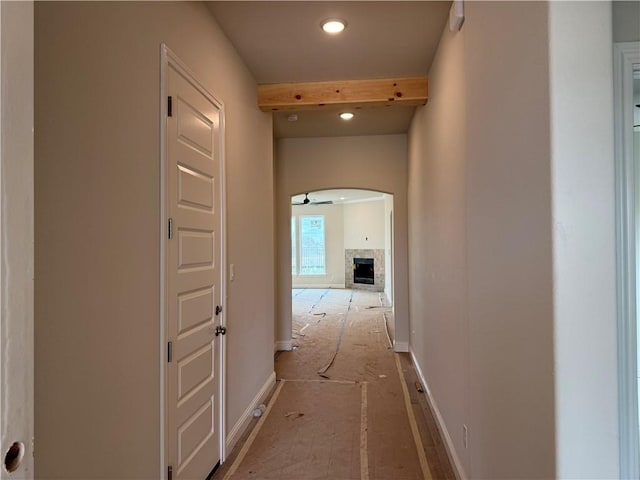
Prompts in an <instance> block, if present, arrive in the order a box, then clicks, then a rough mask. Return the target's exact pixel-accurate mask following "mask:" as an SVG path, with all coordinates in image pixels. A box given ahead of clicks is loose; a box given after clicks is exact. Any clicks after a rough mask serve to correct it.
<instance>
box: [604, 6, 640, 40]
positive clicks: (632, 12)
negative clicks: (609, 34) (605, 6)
mask: <svg viewBox="0 0 640 480" xmlns="http://www.w3.org/2000/svg"><path fill="white" fill-rule="evenodd" d="M607 3H608V2H607ZM611 4H612V15H613V19H612V20H613V41H614V42H637V41H640V2H637V1H636V2H620V1H614V2H611Z"/></svg>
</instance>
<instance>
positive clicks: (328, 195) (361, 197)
mask: <svg viewBox="0 0 640 480" xmlns="http://www.w3.org/2000/svg"><path fill="white" fill-rule="evenodd" d="M384 195H385V194H384V193H380V192H374V191H373V190H356V189H333V190H320V191H317V192H309V200H311V201H312V202H326V201H332V202H333V203H335V204H338V203H355V202H369V201H372V200H382V199H383V198H384ZM302 200H304V193H303V194H301V195H295V196H293V197H291V203H301V202H302Z"/></svg>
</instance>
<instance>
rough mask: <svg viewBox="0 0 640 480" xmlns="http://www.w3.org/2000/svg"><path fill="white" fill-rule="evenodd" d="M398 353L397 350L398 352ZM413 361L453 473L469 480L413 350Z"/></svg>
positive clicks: (460, 478)
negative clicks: (442, 439)
mask: <svg viewBox="0 0 640 480" xmlns="http://www.w3.org/2000/svg"><path fill="white" fill-rule="evenodd" d="M396 351H397V350H396ZM409 353H410V354H411V361H412V362H413V366H414V367H415V369H416V373H417V374H418V378H419V379H420V383H422V386H423V387H424V394H425V395H426V396H427V401H428V402H429V404H430V405H431V408H432V410H433V412H434V413H435V417H436V423H437V424H438V428H439V429H440V432H442V436H443V437H444V445H445V447H446V449H447V455H448V456H449V460H450V461H451V465H452V466H453V471H454V474H455V476H456V478H457V479H458V480H467V474H466V473H465V471H464V468H463V467H462V462H461V461H460V457H458V453H457V452H456V449H455V448H454V446H453V440H451V435H449V430H447V427H446V425H445V424H444V419H443V418H442V415H441V414H440V409H438V404H437V403H436V401H435V399H434V398H433V396H432V395H431V390H429V384H428V383H427V380H426V378H424V375H423V373H422V369H421V368H420V364H419V363H418V361H417V360H416V356H415V355H414V353H413V350H410V351H409Z"/></svg>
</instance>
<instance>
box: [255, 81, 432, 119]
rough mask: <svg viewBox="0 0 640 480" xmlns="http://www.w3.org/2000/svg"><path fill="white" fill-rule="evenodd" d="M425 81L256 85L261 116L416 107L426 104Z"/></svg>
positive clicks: (426, 87)
mask: <svg viewBox="0 0 640 480" xmlns="http://www.w3.org/2000/svg"><path fill="white" fill-rule="evenodd" d="M427 91H428V86H427V77H412V78H385V79H376V80H339V81H331V82H310V83H274V84H264V85H258V107H260V110H262V111H263V112H274V111H279V110H285V111H295V110H319V109H323V108H337V107H340V108H354V109H355V108H364V107H381V106H405V107H411V106H417V105H424V104H426V103H427Z"/></svg>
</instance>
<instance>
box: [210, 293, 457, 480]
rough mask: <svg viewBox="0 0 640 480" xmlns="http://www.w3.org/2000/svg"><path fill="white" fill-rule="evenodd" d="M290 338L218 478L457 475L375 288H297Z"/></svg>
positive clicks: (396, 479)
mask: <svg viewBox="0 0 640 480" xmlns="http://www.w3.org/2000/svg"><path fill="white" fill-rule="evenodd" d="M293 305H294V307H293V314H294V321H293V344H294V349H293V350H292V351H290V352H282V353H280V354H279V355H278V356H277V358H276V374H277V378H278V382H277V385H276V389H275V391H274V393H273V394H272V396H271V398H270V400H269V403H268V407H267V411H266V412H265V414H264V415H263V416H262V418H261V419H260V420H259V421H256V420H254V421H253V422H252V426H251V427H250V429H249V431H248V432H247V433H246V434H245V436H244V438H243V439H242V440H241V442H240V443H239V445H237V446H236V447H235V449H234V452H233V454H232V456H231V457H230V458H228V459H227V462H226V463H225V464H224V465H223V466H222V468H221V469H220V470H219V471H218V472H216V474H215V476H214V478H216V479H218V478H224V479H225V480H226V479H229V480H244V479H281V480H311V479H331V480H366V479H371V480H414V479H415V480H417V479H429V478H443V479H453V478H454V475H453V472H452V469H451V466H450V464H449V461H448V458H447V455H446V452H445V450H444V446H443V443H442V439H441V436H440V432H439V431H438V429H437V427H436V424H435V422H434V420H433V416H432V414H431V411H430V409H429V407H428V405H427V403H426V399H425V397H424V394H422V393H419V392H418V391H417V387H419V385H416V382H417V378H416V375H415V371H414V369H413V366H412V365H411V362H410V359H409V357H408V355H406V354H396V353H394V352H393V350H392V349H391V343H390V342H391V338H392V337H393V328H392V327H393V317H392V315H393V314H392V313H391V309H390V308H388V307H386V306H384V305H383V302H382V299H381V297H380V295H379V294H377V293H373V292H366V291H358V290H336V289H327V290H319V289H303V290H294V291H293Z"/></svg>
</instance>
